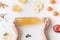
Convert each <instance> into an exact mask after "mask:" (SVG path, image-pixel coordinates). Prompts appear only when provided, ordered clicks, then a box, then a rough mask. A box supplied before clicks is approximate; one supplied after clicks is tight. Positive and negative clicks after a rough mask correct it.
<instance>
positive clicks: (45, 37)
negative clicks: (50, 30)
mask: <svg viewBox="0 0 60 40" xmlns="http://www.w3.org/2000/svg"><path fill="white" fill-rule="evenodd" d="M42 37H43V40H48V39H47V36H46V31H45V30H42Z"/></svg>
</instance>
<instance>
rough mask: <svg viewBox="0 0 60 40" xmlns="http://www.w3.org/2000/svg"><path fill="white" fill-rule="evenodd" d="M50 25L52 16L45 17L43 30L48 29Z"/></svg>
mask: <svg viewBox="0 0 60 40" xmlns="http://www.w3.org/2000/svg"><path fill="white" fill-rule="evenodd" d="M49 25H50V18H45V17H44V27H43V30H47V28H48V27H49Z"/></svg>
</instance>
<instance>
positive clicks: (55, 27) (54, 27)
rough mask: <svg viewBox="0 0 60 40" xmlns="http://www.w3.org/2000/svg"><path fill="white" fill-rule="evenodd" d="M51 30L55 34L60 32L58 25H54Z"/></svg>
mask: <svg viewBox="0 0 60 40" xmlns="http://www.w3.org/2000/svg"><path fill="white" fill-rule="evenodd" d="M53 30H54V31H55V32H60V25H59V24H57V25H54V26H53Z"/></svg>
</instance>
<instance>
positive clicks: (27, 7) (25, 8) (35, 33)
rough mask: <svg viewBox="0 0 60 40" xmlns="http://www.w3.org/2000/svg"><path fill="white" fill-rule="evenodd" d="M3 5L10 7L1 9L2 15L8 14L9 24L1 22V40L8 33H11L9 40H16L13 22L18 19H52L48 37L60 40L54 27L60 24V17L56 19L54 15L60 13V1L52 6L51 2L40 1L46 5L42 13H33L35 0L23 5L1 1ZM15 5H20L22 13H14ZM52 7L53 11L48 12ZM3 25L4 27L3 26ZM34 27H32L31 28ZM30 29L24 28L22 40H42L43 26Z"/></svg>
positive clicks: (14, 0) (16, 2) (16, 0)
mask: <svg viewBox="0 0 60 40" xmlns="http://www.w3.org/2000/svg"><path fill="white" fill-rule="evenodd" d="M0 1H1V2H3V3H6V4H8V5H9V7H6V8H5V9H3V8H1V9H0V13H7V14H8V15H7V16H6V18H7V20H8V22H5V21H3V22H1V21H0V35H1V36H0V40H3V38H2V37H3V34H4V33H5V31H6V32H8V33H10V39H9V40H15V33H14V31H13V28H12V26H13V21H14V19H15V18H16V17H39V18H42V17H50V18H51V26H50V27H49V28H48V30H47V36H48V39H49V40H60V33H55V32H54V31H53V25H55V24H60V15H58V16H57V17H54V16H53V15H52V12H53V11H58V12H59V13H60V0H56V3H55V4H50V3H49V0H39V1H41V2H42V3H43V4H44V8H43V10H41V11H40V13H37V14H35V13H33V12H32V4H33V3H34V2H35V0H27V3H26V4H21V3H19V2H18V0H0ZM14 4H18V5H19V6H20V7H21V8H22V11H21V12H19V13H17V12H13V11H12V6H13V5H14ZM48 6H51V7H52V8H53V11H51V12H48V11H47V7H48ZM2 24H3V26H2ZM30 26H32V27H30ZM30 26H29V27H24V28H21V29H22V39H21V40H42V34H41V28H42V27H43V25H41V24H40V25H39V24H38V25H34V26H33V25H30ZM26 34H30V35H31V36H32V37H31V38H25V35H26Z"/></svg>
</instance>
